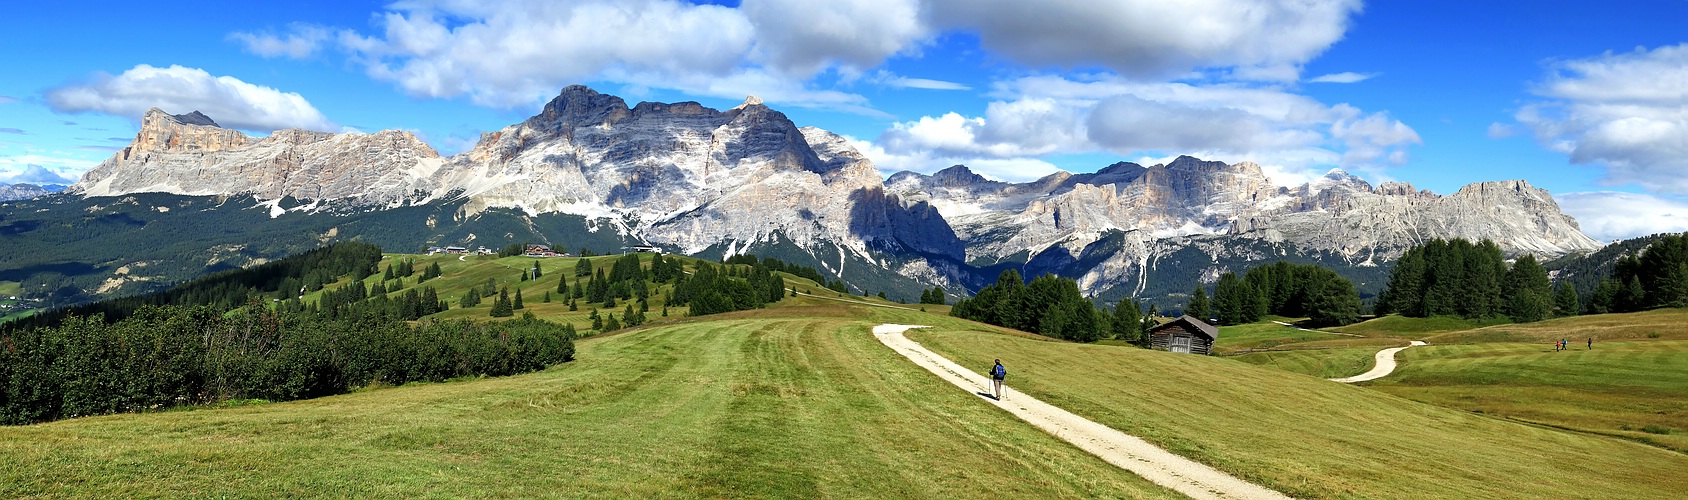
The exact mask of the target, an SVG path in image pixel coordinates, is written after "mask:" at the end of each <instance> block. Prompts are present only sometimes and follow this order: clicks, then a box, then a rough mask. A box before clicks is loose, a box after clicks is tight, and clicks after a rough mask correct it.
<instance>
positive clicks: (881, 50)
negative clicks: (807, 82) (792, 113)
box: [739, 0, 930, 78]
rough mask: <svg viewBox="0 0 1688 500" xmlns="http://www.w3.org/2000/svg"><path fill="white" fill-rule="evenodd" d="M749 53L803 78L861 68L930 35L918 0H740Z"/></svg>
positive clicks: (769, 64)
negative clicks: (748, 28) (752, 35)
mask: <svg viewBox="0 0 1688 500" xmlns="http://www.w3.org/2000/svg"><path fill="white" fill-rule="evenodd" d="M739 11H740V12H742V13H743V14H744V16H745V18H746V19H747V20H748V21H750V23H751V24H752V25H754V26H755V32H756V42H755V51H754V54H753V57H755V58H757V59H759V60H762V61H764V62H765V63H766V64H767V65H768V66H769V67H771V68H773V69H775V70H776V71H778V72H780V73H783V74H787V75H792V76H796V77H802V78H806V77H809V76H812V75H814V74H815V73H818V72H820V71H821V70H824V69H826V68H828V67H837V68H839V69H841V70H843V71H846V72H862V71H865V70H867V69H869V68H872V67H874V66H878V65H879V63H880V62H882V61H884V60H885V58H887V57H890V56H892V55H894V54H897V53H899V52H903V51H905V50H909V49H912V48H913V47H914V44H915V42H916V41H918V40H921V39H924V38H926V37H928V36H929V35H930V28H928V27H927V26H926V23H925V22H924V19H922V16H921V12H920V11H921V6H920V2H919V1H918V0H831V1H826V2H814V1H809V0H745V1H744V2H743V3H742V4H741V5H740V6H739Z"/></svg>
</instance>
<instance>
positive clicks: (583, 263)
mask: <svg viewBox="0 0 1688 500" xmlns="http://www.w3.org/2000/svg"><path fill="white" fill-rule="evenodd" d="M580 255H581V256H585V255H586V249H585V248H581V249H580ZM591 275H592V261H589V260H586V259H580V262H576V263H575V264H574V277H576V278H584V277H587V276H591Z"/></svg>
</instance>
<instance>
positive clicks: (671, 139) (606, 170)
mask: <svg viewBox="0 0 1688 500" xmlns="http://www.w3.org/2000/svg"><path fill="white" fill-rule="evenodd" d="M68 193H70V194H71V195H73V196H75V197H77V198H78V199H80V200H83V201H79V202H77V203H74V204H72V203H68V202H63V201H54V202H51V203H48V204H47V205H42V206H41V208H37V210H40V209H47V210H50V211H51V210H61V209H69V208H70V206H71V205H75V206H78V207H81V208H78V210H83V212H67V213H64V214H57V212H52V213H53V214H57V215H51V216H49V215H41V216H38V217H39V219H40V220H39V221H37V222H36V223H29V221H28V220H25V219H27V218H25V219H18V218H17V217H12V218H11V219H0V220H10V221H11V222H10V224H9V225H5V226H4V227H0V238H20V237H23V236H20V235H23V234H34V235H36V236H35V237H37V238H43V237H47V236H46V235H45V234H44V233H42V231H56V230H58V229H55V228H59V227H61V226H63V225H65V224H69V225H72V226H73V225H74V223H73V222H70V220H71V219H73V218H76V217H82V218H86V217H92V216H97V215H98V214H103V213H106V211H109V210H117V208H116V207H119V206H125V207H127V206H130V205H126V204H125V203H124V200H128V199H130V198H131V197H133V196H138V195H141V194H145V193H150V194H148V195H147V200H148V201H147V203H148V204H149V205H148V206H151V207H153V209H156V210H157V211H156V212H149V211H144V210H139V209H136V210H130V209H128V208H124V209H123V210H126V211H125V212H123V217H125V219H123V220H132V221H136V222H137V223H138V225H137V224H128V223H123V224H116V225H112V226H110V227H111V228H112V230H120V231H134V233H133V234H137V235H138V234H142V233H143V232H145V231H146V230H145V229H143V227H145V226H149V225H150V226H169V225H174V224H181V223H186V221H187V220H188V219H182V220H180V221H178V220H177V217H178V213H177V212H171V210H177V209H172V208H171V207H172V206H173V204H174V205H175V206H179V207H188V206H193V207H198V208H195V210H202V211H224V210H238V211H253V210H256V211H259V212H261V213H263V214H267V217H268V219H271V220H273V222H270V223H257V224H254V225H251V226H249V227H242V228H241V234H243V235H244V236H241V237H240V238H241V239H242V240H243V241H238V242H234V241H231V242H229V243H227V245H243V246H242V248H245V250H243V251H244V252H246V253H247V254H248V255H249V258H250V259H264V258H271V257H268V256H269V255H272V254H273V252H272V251H271V250H269V249H268V247H267V246H266V247H262V248H259V247H257V245H255V244H252V243H251V242H252V241H262V242H270V243H265V245H276V244H277V242H280V241H284V240H286V239H287V238H294V239H307V240H310V239H318V240H321V241H331V240H334V239H363V240H366V241H372V242H376V243H378V244H383V245H388V246H390V247H391V248H390V249H393V250H401V251H402V250H412V251H414V250H417V249H418V248H417V247H418V246H419V245H422V244H430V243H442V244H446V243H467V242H471V241H472V242H476V243H477V244H487V245H489V246H502V245H504V244H506V243H511V242H517V241H534V242H546V243H553V244H560V245H564V246H574V245H575V242H578V241H591V242H593V243H592V244H593V245H597V246H598V248H600V249H604V248H603V246H604V245H614V244H626V243H645V244H655V245H659V246H662V247H665V248H668V249H670V250H672V251H677V252H681V253H685V254H689V255H695V256H701V257H705V258H712V259H713V258H721V257H724V256H727V255H734V254H739V253H746V252H752V253H757V254H760V255H769V256H775V257H778V258H780V259H782V260H785V261H787V262H792V263H795V264H799V265H805V266H811V267H815V268H817V269H821V270H823V271H824V272H829V273H832V274H833V275H835V276H842V277H843V278H845V280H846V281H848V282H849V283H850V284H851V285H852V286H853V287H855V289H856V291H858V292H863V291H866V292H877V291H887V292H890V294H891V295H892V296H893V298H896V297H897V296H902V297H904V298H909V299H912V298H914V297H915V296H916V293H915V290H916V289H917V288H919V289H923V288H925V287H930V286H932V285H941V286H944V287H945V288H946V289H948V290H951V291H960V290H962V289H976V288H977V287H979V286H981V285H983V284H984V283H987V282H989V281H992V280H994V279H995V276H996V274H997V273H998V272H1000V271H1001V270H1003V269H1006V268H1016V269H1020V270H1021V271H1022V273H1023V274H1026V275H1027V276H1032V275H1035V274H1038V273H1043V272H1051V273H1056V274H1061V275H1064V276H1068V277H1073V278H1075V279H1078V280H1079V281H1080V284H1081V285H1082V286H1083V287H1084V289H1085V290H1086V291H1087V292H1088V293H1091V294H1094V295H1095V296H1097V297H1099V298H1102V299H1106V300H1112V299H1117V298H1120V297H1124V296H1139V297H1150V298H1155V299H1156V300H1164V301H1169V303H1173V302H1177V301H1178V298H1177V294H1178V293H1181V292H1187V291H1188V290H1190V289H1191V288H1192V287H1193V284H1194V283H1195V282H1197V281H1204V280H1205V281H1211V280H1213V279H1214V278H1215V277H1217V276H1218V275H1219V273H1222V272H1223V271H1225V270H1236V271H1241V270H1243V269H1244V268H1246V267H1248V266H1251V265H1254V264H1257V263H1263V262H1269V261H1271V260H1276V259H1290V260H1295V261H1298V262H1317V263H1321V264H1326V265H1329V266H1333V267H1337V268H1339V269H1341V270H1343V272H1345V273H1348V274H1349V275H1350V276H1351V277H1354V278H1355V279H1356V281H1357V282H1360V283H1359V284H1360V285H1361V289H1362V290H1372V291H1375V289H1376V288H1377V287H1380V286H1381V281H1382V280H1380V279H1378V278H1377V276H1379V275H1386V272H1387V268H1388V265H1389V263H1390V262H1391V261H1392V260H1393V259H1394V258H1395V257H1396V256H1397V255H1399V254H1400V252H1401V251H1403V250H1404V249H1405V248H1406V247H1408V246H1410V245H1411V244H1413V243H1416V242H1418V241H1423V240H1425V239H1428V238H1436V237H1466V238H1473V239H1479V238H1489V239H1493V240H1495V241H1496V242H1497V243H1500V244H1501V246H1502V248H1503V249H1505V250H1506V251H1507V252H1508V253H1510V254H1522V253H1533V254H1537V255H1539V256H1541V257H1544V258H1552V257H1556V256H1560V255H1565V254H1571V253H1579V252H1588V251H1591V250H1593V249H1595V248H1598V245H1597V244H1596V243H1595V242H1594V241H1593V240H1590V239H1589V238H1588V237H1586V236H1584V235H1583V234H1582V233H1581V232H1580V231H1579V230H1578V228H1577V225H1576V222H1575V221H1574V220H1572V219H1571V218H1570V217H1568V216H1565V215H1564V214H1562V213H1561V212H1560V211H1559V209H1558V206H1557V205H1555V204H1554V202H1553V199H1552V198H1551V197H1550V196H1549V195H1548V194H1547V193H1546V192H1545V191H1543V190H1540V189H1537V188H1534V187H1531V186H1530V185H1529V184H1528V183H1525V182H1523V181H1504V182H1491V183H1479V184H1473V185H1470V186H1466V187H1465V188H1463V189H1461V190H1460V191H1459V192H1457V193H1455V194H1452V195H1448V196H1439V195H1436V194H1434V193H1430V192H1428V191H1419V190H1416V189H1414V188H1413V187H1412V186H1410V185H1406V184H1399V183H1386V184H1383V185H1381V186H1377V187H1375V188H1374V187H1373V186H1371V185H1370V184H1368V183H1366V182H1365V181H1363V180H1361V179H1359V178H1357V177H1353V176H1351V175H1348V174H1346V173H1344V172H1341V171H1339V170H1338V171H1332V172H1331V173H1330V174H1329V175H1326V176H1325V177H1323V178H1320V179H1317V180H1315V181H1313V182H1311V183H1308V184H1305V185H1301V186H1293V187H1286V186H1277V185H1274V184H1272V183H1271V182H1270V180H1269V179H1267V178H1266V176H1265V175H1264V174H1263V173H1262V172H1261V169H1260V167H1259V166H1257V165H1255V164H1252V163H1247V162H1242V163H1236V164H1225V163H1223V162H1213V161H1202V160H1199V159H1196V158H1193V157H1188V156H1185V157H1179V158H1178V159H1176V160H1174V161H1172V162H1171V163H1168V164H1165V165H1153V166H1148V167H1144V166H1141V165H1137V164H1133V163H1125V162H1122V163H1116V164H1114V165H1110V166H1108V167H1105V168H1103V169H1101V170H1099V171H1097V172H1095V173H1090V174H1078V175H1073V174H1067V173H1057V174H1054V175H1051V176H1048V177H1045V178H1043V179H1039V180H1036V181H1032V182H1027V183H1005V182H998V181H992V180H990V179H987V178H985V177H983V176H980V175H978V174H976V173H974V172H972V171H970V170H969V169H967V167H965V166H960V165H958V166H953V167H950V168H947V169H944V170H941V171H938V172H936V173H934V174H932V175H923V174H918V173H912V172H901V173H898V174H896V175H892V176H890V177H889V178H888V179H884V180H881V177H880V174H879V172H878V170H877V169H876V168H875V167H874V165H873V163H872V162H871V161H870V160H868V159H867V158H866V157H865V156H863V155H862V154H861V153H860V152H859V151H856V150H855V149H854V148H852V147H851V146H850V145H849V143H848V142H847V141H845V140H844V139H843V138H842V137H840V136H838V135H836V134H833V133H831V132H827V131H825V130H821V129H817V128H812V127H808V128H800V127H798V126H797V125H796V124H794V123H792V122H791V121H790V120H789V119H788V118H787V117H786V116H785V115H784V114H782V113H780V112H778V111H775V110H773V109H771V108H769V107H767V106H766V105H764V104H763V103H762V102H761V100H759V99H756V98H754V97H751V98H749V99H747V100H746V101H745V102H744V103H743V104H741V105H739V106H737V107H734V108H732V109H727V110H716V109H711V108H706V107H704V106H702V105H699V104H698V103H695V102H682V103H669V104H665V103H651V102H644V103H639V104H637V105H635V106H631V107H629V106H628V105H627V104H626V102H624V101H623V100H622V99H621V98H619V97H615V96H612V95H606V94H601V93H598V92H596V91H593V90H592V89H589V88H586V87H583V86H571V87H568V88H565V89H563V90H562V92H561V93H560V94H559V95H558V96H557V97H556V98H555V99H552V100H551V101H550V102H549V103H547V104H546V105H545V106H544V108H543V109H541V110H540V112H539V113H538V114H536V115H534V116H533V117H530V118H528V119H526V120H524V121H522V122H521V123H516V124H513V125H510V126H508V127H505V128H503V129H501V130H498V131H493V132H488V133H485V134H482V136H481V138H480V140H479V141H478V142H477V144H476V145H475V146H474V147H473V148H471V149H470V150H468V151H465V152H463V153H461V154H457V155H454V156H450V157H442V156H440V155H439V154H438V153H437V152H435V151H434V150H433V149H431V148H429V147H428V146H427V145H426V144H424V143H423V142H421V141H420V140H418V139H417V138H416V137H415V136H413V135H412V134H410V133H408V132H402V131H392V130H389V131H382V132H378V133H375V134H362V133H350V134H328V133H320V132H310V131H304V130H282V131H277V132H275V133H274V134H271V135H270V136H268V137H265V138H253V137H249V136H246V135H244V134H242V133H240V132H238V131H234V130H230V129H225V128H222V127H220V126H219V125H218V124H217V122H216V121H215V120H213V119H212V117H208V116H205V115H204V114H201V113H198V112H192V113H188V114H185V115H171V114H169V113H166V112H164V111H162V110H158V109H154V110H151V111H149V112H148V113H146V115H145V116H144V117H142V127H141V130H140V132H139V133H138V134H136V138H135V140H134V141H133V142H132V143H131V144H130V145H129V146H128V147H126V148H124V149H123V150H122V151H120V152H118V153H117V154H115V155H113V156H112V157H111V158H110V159H107V160H106V161H105V162H104V163H101V164H100V165H99V166H98V167H97V168H95V169H94V170H92V171H90V172H88V173H87V174H86V175H85V176H84V177H83V178H82V179H81V180H80V181H78V182H77V183H76V184H75V185H74V186H72V187H71V188H70V189H69V190H68ZM166 193H167V194H168V195H174V196H178V197H189V198H192V199H191V200H184V201H181V202H179V203H176V202H170V201H168V200H167V199H164V198H159V196H168V195H165V194H166ZM204 197H211V198H209V199H207V198H204ZM247 197H249V198H247ZM224 199H250V200H251V201H250V202H249V203H247V204H245V205H244V206H230V205H228V204H225V203H222V202H221V201H218V200H224ZM54 203H57V204H58V205H54ZM208 203H210V204H211V205H207V204H208ZM54 206H63V208H52V207H54ZM15 210H17V211H22V210H25V208H23V207H16V208H15ZM178 212H179V210H178ZM399 214H405V215H402V216H401V215H399ZM14 215H15V214H14ZM110 215H111V216H114V217H115V216H116V215H117V214H116V213H112V214H110ZM6 216H7V215H6V214H5V213H0V217H6ZM181 217H186V216H181ZM195 217H199V218H201V219H202V220H224V219H226V220H230V221H233V220H241V221H248V220H251V219H250V218H248V217H245V216H239V217H236V216H233V215H230V216H227V217H223V216H218V217H210V216H209V215H207V214H205V213H200V214H197V215H195ZM207 217H209V218H207ZM377 221H379V222H377ZM400 221H410V222H402V223H401V222H400ZM19 224H25V226H20V225H19ZM28 224H34V225H28ZM243 224H251V223H246V222H243ZM395 224H396V225H395ZM26 226H27V227H26ZM8 227H9V228H12V229H11V230H9V231H8V230H6V228H8ZM64 227H68V226H64ZM266 227H269V229H266ZM123 228H132V229H123ZM305 228H308V230H305ZM302 230H304V231H302ZM231 234H232V233H231ZM201 236H203V238H196V239H195V241H198V242H199V243H195V245H206V244H211V245H212V246H215V245H216V244H215V243H214V242H215V241H218V237H217V236H216V235H215V233H212V234H209V235H201ZM227 238H230V239H232V238H233V237H232V236H229V237H227ZM613 242H624V243H613ZM394 245H396V247H393V246H394ZM19 248H21V247H19ZM181 251H187V250H180V249H179V250H178V252H181ZM201 252H204V253H212V251H211V250H203V251H201ZM190 253H191V252H190ZM225 253H227V252H225ZM197 257H203V258H206V259H208V260H207V262H218V260H217V259H218V257H217V256H216V255H198V256H197ZM90 258H91V257H90ZM108 259H109V258H108ZM228 262H230V265H242V264H240V263H239V261H228ZM40 265H42V266H49V267H43V268H42V269H60V270H62V269H65V268H62V267H61V268H54V267H51V265H53V264H51V263H49V262H46V261H42V262H41V263H40ZM117 265H119V264H118V263H115V262H114V261H109V260H100V261H98V263H97V265H96V266H94V267H92V268H90V269H88V270H83V271H85V272H86V273H87V274H88V275H90V276H91V277H87V278H80V277H74V276H73V277H71V278H67V279H69V280H70V282H72V283H73V284H75V285H76V286H86V285H89V284H91V283H93V282H100V281H99V280H98V279H96V278H99V277H100V276H104V278H100V279H106V280H109V279H110V278H111V276H110V274H111V273H115V272H116V271H115V268H116V266H117ZM78 269H80V268H78ZM131 269H133V268H131ZM54 272H59V271H54ZM101 273H105V274H104V275H102V274H101ZM0 274H4V270H0ZM12 274H13V275H16V274H19V273H17V272H14V273H12ZM6 279H7V278H5V277H4V276H0V281H4V280H6ZM156 279H159V280H167V279H179V277H173V276H165V275H159V276H157V277H156ZM12 281H17V280H16V279H13V280H12ZM1368 287H1369V288H1368ZM90 290H92V289H90ZM101 293H107V292H101Z"/></svg>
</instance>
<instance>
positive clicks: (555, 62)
mask: <svg viewBox="0 0 1688 500" xmlns="http://www.w3.org/2000/svg"><path fill="white" fill-rule="evenodd" d="M394 8H396V9H397V11H395V12H387V13H385V14H383V15H381V16H380V17H379V24H381V25H382V28H383V32H382V33H381V34H380V35H379V36H361V35H357V34H354V33H342V35H341V36H340V43H341V44H343V45H345V46H346V47H347V48H348V49H350V50H351V51H353V53H354V54H355V58H356V60H357V61H359V62H361V63H363V64H364V65H365V67H366V69H367V72H368V73H369V75H370V76H372V77H374V78H377V79H380V80H386V81H392V82H394V83H396V84H397V85H398V86H399V87H400V88H402V89H404V90H405V91H407V92H409V93H410V94H412V95H416V96H424V97H445V98H450V97H458V96H467V97H468V98H469V99H470V100H471V101H473V102H475V103H477V104H482V105H487V106H494V107H513V106H518V105H527V104H530V103H532V102H533V101H534V100H535V99H537V98H540V97H544V96H548V95H552V94H555V93H556V91H557V89H558V88H561V87H562V86H563V85H564V84H566V83H570V82H579V81H588V80H596V79H610V80H614V81H620V82H624V83H640V84H642V83H645V82H646V81H648V82H652V83H657V84H659V85H658V86H660V87H662V88H676V87H684V88H688V89H690V88H692V87H693V86H705V85H701V84H705V83H707V81H708V80H710V79H713V78H719V77H725V76H730V75H732V74H734V73H736V72H738V71H739V70H740V69H741V68H740V63H741V61H742V60H743V59H744V57H745V55H746V54H748V53H749V51H750V49H751V47H752V46H753V43H754V37H753V35H754V29H753V28H752V26H751V24H750V21H749V20H748V19H746V18H745V16H744V15H743V13H742V12H740V11H738V10H735V9H731V8H727V7H721V6H715V5H691V4H687V3H683V2H678V1H675V0H627V1H611V0H588V1H583V2H570V3H559V2H550V1H542V0H531V1H517V2H487V3H479V2H455V1H415V2H406V3H401V4H395V5H394ZM794 57H795V56H794ZM799 59H800V58H799ZM630 80H641V81H630ZM739 97H742V95H740V96H739Z"/></svg>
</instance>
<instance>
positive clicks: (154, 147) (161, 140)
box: [118, 108, 252, 158]
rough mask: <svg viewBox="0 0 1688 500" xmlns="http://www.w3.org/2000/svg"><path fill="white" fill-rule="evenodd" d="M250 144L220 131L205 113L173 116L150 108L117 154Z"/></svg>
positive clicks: (237, 134) (232, 133) (234, 133)
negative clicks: (124, 146) (128, 140)
mask: <svg viewBox="0 0 1688 500" xmlns="http://www.w3.org/2000/svg"><path fill="white" fill-rule="evenodd" d="M251 142H252V138H250V137H247V136H246V134H242V133H240V132H239V131H235V130H230V129H226V128H222V127H220V126H218V125H217V122H216V121H214V120H212V119H211V117H209V116H205V114H204V113H200V112H198V111H194V112H192V113H188V114H185V115H172V114H170V113H166V112H165V111H164V110H162V109H158V108H152V109H149V110H147V112H146V115H143V116H142V117H141V130H140V132H138V133H136V134H135V141H134V142H133V143H131V144H130V145H129V147H127V148H124V149H123V151H121V152H119V153H118V154H119V155H120V156H123V157H124V158H128V157H130V156H133V155H137V154H140V153H144V152H147V151H221V150H225V149H230V148H237V147H241V146H245V145H247V144H250V143H251Z"/></svg>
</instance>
